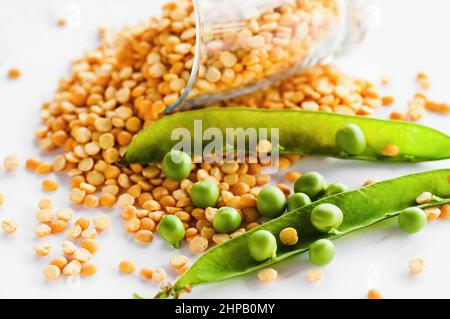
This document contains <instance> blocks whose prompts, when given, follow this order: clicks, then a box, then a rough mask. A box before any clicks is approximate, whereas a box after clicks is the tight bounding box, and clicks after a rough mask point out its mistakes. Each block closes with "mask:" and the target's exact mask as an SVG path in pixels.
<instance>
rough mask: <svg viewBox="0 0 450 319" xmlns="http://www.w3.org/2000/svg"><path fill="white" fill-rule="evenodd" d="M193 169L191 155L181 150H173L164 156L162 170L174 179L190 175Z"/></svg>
mask: <svg viewBox="0 0 450 319" xmlns="http://www.w3.org/2000/svg"><path fill="white" fill-rule="evenodd" d="M191 170H192V160H191V157H190V156H189V155H188V154H186V153H184V152H181V151H176V150H172V151H170V152H169V153H167V154H166V155H165V156H164V160H163V162H162V171H163V173H164V175H165V176H166V177H167V178H169V179H172V180H174V181H182V180H183V179H186V178H188V177H189V174H190V173H191Z"/></svg>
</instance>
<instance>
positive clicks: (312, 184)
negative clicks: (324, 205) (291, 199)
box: [294, 172, 326, 199]
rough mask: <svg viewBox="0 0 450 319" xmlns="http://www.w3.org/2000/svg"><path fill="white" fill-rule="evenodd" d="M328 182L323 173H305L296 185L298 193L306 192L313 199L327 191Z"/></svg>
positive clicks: (295, 189) (295, 188)
mask: <svg viewBox="0 0 450 319" xmlns="http://www.w3.org/2000/svg"><path fill="white" fill-rule="evenodd" d="M325 188H326V182H325V179H324V178H323V176H322V175H320V174H319V173H316V172H309V173H305V174H303V175H302V176H301V177H300V178H299V179H298V180H297V181H296V182H295V185H294V191H295V192H296V193H305V194H306V195H308V196H309V197H310V198H311V199H316V198H318V197H320V195H322V194H323V192H325Z"/></svg>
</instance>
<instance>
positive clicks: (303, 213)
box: [157, 169, 450, 298]
mask: <svg viewBox="0 0 450 319" xmlns="http://www.w3.org/2000/svg"><path fill="white" fill-rule="evenodd" d="M449 178H450V169H446V170H437V171H431V172H425V173H421V174H414V175H408V176H404V177H400V178H397V179H393V180H388V181H385V182H380V183H377V184H374V185H372V186H369V187H366V188H362V189H359V190H355V191H351V192H346V193H341V194H337V195H334V196H330V197H328V198H324V199H322V200H319V201H317V202H315V203H313V204H311V205H308V206H305V207H303V208H299V209H297V210H294V211H292V212H289V213H287V214H285V215H283V216H282V217H279V218H277V219H274V220H272V221H270V222H268V223H266V224H264V225H262V226H260V227H258V228H255V229H253V230H251V231H250V232H247V233H245V234H243V235H241V236H239V237H237V238H234V239H231V240H229V241H226V242H224V243H223V244H221V245H218V246H216V247H214V248H212V249H211V250H209V251H208V252H207V253H205V254H204V255H203V256H202V257H201V258H200V259H198V260H197V262H196V263H194V264H193V265H192V267H191V268H190V269H189V270H188V271H187V272H186V273H185V274H184V275H183V276H182V277H181V278H179V280H178V281H177V282H176V283H175V284H174V285H173V287H170V288H167V287H166V289H165V290H164V291H162V292H161V293H160V294H159V295H158V296H157V297H159V298H167V297H177V296H178V294H179V293H180V292H182V291H183V290H184V289H185V287H188V286H189V287H193V286H196V285H200V284H208V283H213V282H219V281H223V280H226V279H231V278H234V277H238V276H242V275H244V274H248V273H250V272H253V271H255V270H258V269H261V268H264V267H267V266H270V265H273V264H275V263H278V262H280V261H282V260H285V259H287V258H289V257H292V256H294V255H297V254H300V253H304V252H306V251H308V249H309V247H310V245H311V244H313V243H314V242H315V241H317V240H318V239H321V238H328V239H332V240H333V239H336V238H339V237H342V236H345V235H348V234H350V233H352V232H355V231H358V230H362V229H365V228H367V227H369V226H372V225H374V224H377V223H380V222H382V221H384V220H387V219H390V218H393V217H396V216H397V215H398V214H399V212H400V211H401V210H403V209H405V208H408V207H412V206H415V205H417V204H416V202H415V199H416V198H417V196H418V195H420V194H421V193H423V192H425V191H427V192H431V193H433V194H434V195H435V196H436V197H435V198H434V200H433V202H431V203H430V204H427V205H422V206H418V207H421V208H426V207H433V206H438V205H443V204H446V203H450V199H449V198H450V182H449ZM442 198H446V199H442ZM323 203H329V204H334V205H336V206H338V207H340V208H341V209H342V211H343V213H344V221H343V223H342V225H341V226H340V227H339V233H338V234H324V233H321V232H320V231H318V230H317V229H316V228H315V227H314V226H313V225H312V224H311V218H310V216H311V211H312V210H313V209H314V208H315V207H316V206H318V205H320V204H323ZM286 227H294V228H296V229H297V230H298V232H299V237H300V241H299V243H298V244H297V245H295V246H285V245H283V244H281V243H280V242H278V250H277V256H276V258H274V259H271V260H269V261H267V262H265V263H258V262H256V261H255V260H254V259H253V258H252V257H251V256H250V253H249V250H248V247H247V245H248V240H249V237H250V236H251V235H252V234H253V233H254V232H256V231H258V230H262V229H263V230H267V231H270V232H271V233H272V234H274V235H275V236H276V237H277V238H278V235H279V233H280V232H281V230H283V229H284V228H286Z"/></svg>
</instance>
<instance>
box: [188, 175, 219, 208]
mask: <svg viewBox="0 0 450 319" xmlns="http://www.w3.org/2000/svg"><path fill="white" fill-rule="evenodd" d="M191 200H192V203H193V204H194V206H195V207H199V208H208V207H214V206H216V205H217V201H218V200H219V187H218V186H217V185H216V184H215V183H214V182H213V181H208V180H205V181H201V182H197V183H195V184H194V185H192V188H191Z"/></svg>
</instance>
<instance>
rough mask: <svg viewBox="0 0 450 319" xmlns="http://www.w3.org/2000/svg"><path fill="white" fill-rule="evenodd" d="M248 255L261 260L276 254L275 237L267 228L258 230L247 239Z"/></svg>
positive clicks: (273, 256)
mask: <svg viewBox="0 0 450 319" xmlns="http://www.w3.org/2000/svg"><path fill="white" fill-rule="evenodd" d="M248 249H249V251H250V255H251V256H252V257H253V259H255V260H256V261H259V262H262V261H265V260H267V259H271V258H275V257H276V256H277V239H276V238H275V236H274V235H273V234H272V233H271V232H269V231H267V230H259V231H257V232H255V233H254V234H253V235H251V236H250V238H249V239H248Z"/></svg>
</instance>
